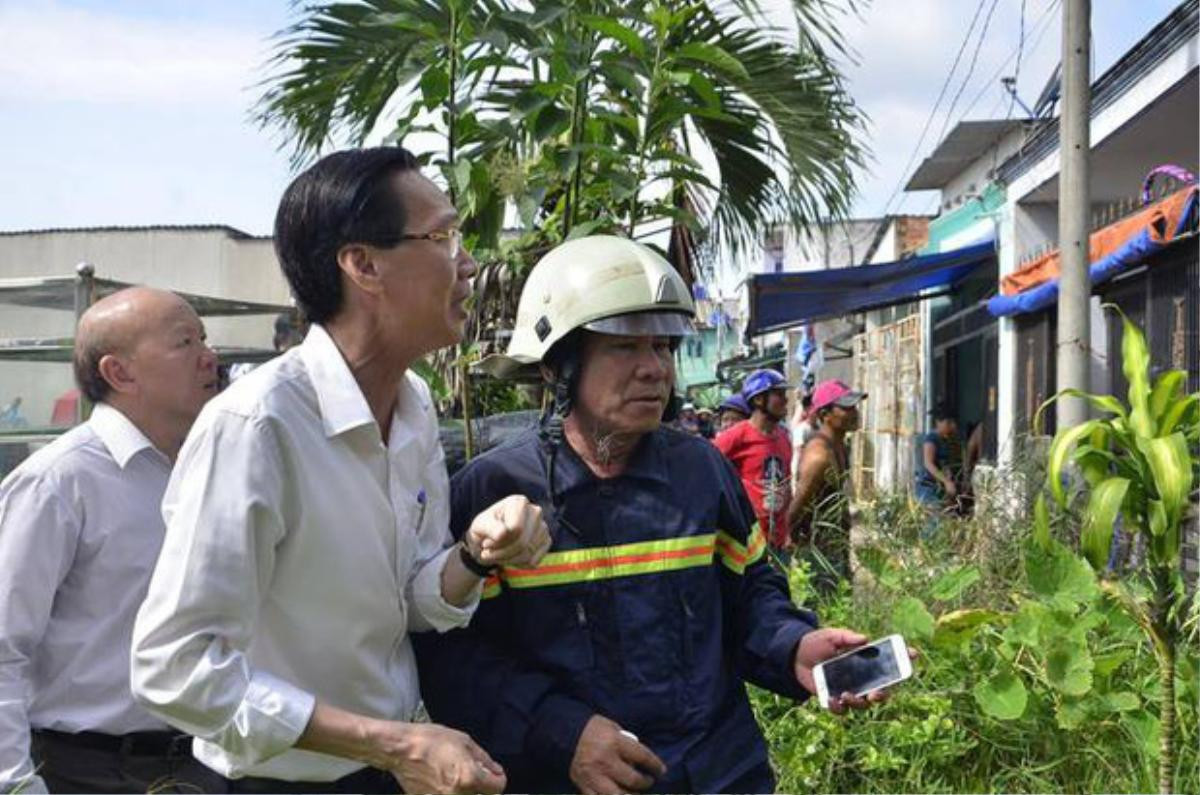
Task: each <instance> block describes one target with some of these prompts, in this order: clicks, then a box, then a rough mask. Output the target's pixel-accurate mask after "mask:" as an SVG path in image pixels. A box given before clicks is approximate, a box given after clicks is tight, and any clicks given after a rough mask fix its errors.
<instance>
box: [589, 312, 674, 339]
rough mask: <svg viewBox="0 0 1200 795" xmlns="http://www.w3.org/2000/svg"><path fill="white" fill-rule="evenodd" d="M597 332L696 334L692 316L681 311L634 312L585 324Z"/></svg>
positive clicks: (623, 335)
mask: <svg viewBox="0 0 1200 795" xmlns="http://www.w3.org/2000/svg"><path fill="white" fill-rule="evenodd" d="M583 327H584V328H585V329H587V330H588V331H594V332H596V333H597V334H615V335H618V336H622V337H686V336H688V335H691V334H694V333H695V329H694V328H693V327H692V321H691V318H689V317H688V316H687V315H684V314H683V313H681V312H634V313H632V314H628V315H616V316H615V317H604V318H600V319H599V320H593V321H592V322H591V323H585V324H583Z"/></svg>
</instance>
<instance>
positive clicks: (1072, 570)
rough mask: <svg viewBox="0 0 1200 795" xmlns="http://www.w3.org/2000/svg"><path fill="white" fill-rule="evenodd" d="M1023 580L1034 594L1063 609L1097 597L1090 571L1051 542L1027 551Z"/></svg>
mask: <svg viewBox="0 0 1200 795" xmlns="http://www.w3.org/2000/svg"><path fill="white" fill-rule="evenodd" d="M1025 576H1026V578H1027V579H1028V581H1029V587H1030V588H1032V589H1033V591H1034V593H1037V594H1039V595H1041V596H1044V597H1046V598H1048V599H1051V600H1052V601H1054V602H1055V603H1056V604H1058V605H1062V606H1063V607H1064V608H1069V607H1071V606H1072V605H1075V604H1078V603H1080V602H1088V601H1090V600H1092V599H1093V598H1095V596H1096V595H1097V594H1098V588H1097V585H1096V575H1095V573H1093V571H1092V567H1091V566H1090V565H1088V563H1087V561H1085V560H1082V559H1081V558H1079V557H1078V556H1076V555H1075V554H1074V553H1073V552H1071V551H1070V550H1069V549H1067V548H1066V547H1064V546H1063V545H1062V544H1060V543H1058V542H1057V541H1054V540H1051V541H1050V543H1049V544H1047V546H1046V547H1045V548H1039V547H1037V546H1036V545H1029V546H1027V547H1026V551H1025Z"/></svg>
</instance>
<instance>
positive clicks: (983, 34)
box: [937, 0, 1000, 141]
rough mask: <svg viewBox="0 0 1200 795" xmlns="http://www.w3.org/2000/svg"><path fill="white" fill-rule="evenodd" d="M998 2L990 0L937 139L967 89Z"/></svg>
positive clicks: (944, 130)
mask: <svg viewBox="0 0 1200 795" xmlns="http://www.w3.org/2000/svg"><path fill="white" fill-rule="evenodd" d="M999 3H1000V0H992V5H991V6H990V7H989V8H988V13H987V17H986V18H985V19H984V20H983V29H982V30H980V32H979V40H978V41H976V42H975V51H974V52H973V53H971V65H970V66H969V67H967V76H966V77H964V78H963V81H962V83H961V84H960V85H959V87H958V93H956V94H955V95H954V100H953V101H952V102H951V103H950V110H948V111H946V118H945V119H943V120H942V129H941V130H939V131H938V136H937V140H939V141H941V140H943V139H944V138H945V135H946V130H948V129H949V128H950V119H951V118H953V117H954V109H955V108H956V107H958V100H960V99H961V98H962V95H963V92H964V91H966V90H967V83H969V82H971V75H973V74H974V73H975V64H976V63H977V62H978V61H979V51H980V50H981V49H983V40H984V39H986V38H987V32H988V27H989V26H990V25H991V24H992V15H993V14H994V13H995V11H996V6H997V5H999Z"/></svg>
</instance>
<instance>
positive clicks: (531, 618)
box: [415, 236, 883, 793]
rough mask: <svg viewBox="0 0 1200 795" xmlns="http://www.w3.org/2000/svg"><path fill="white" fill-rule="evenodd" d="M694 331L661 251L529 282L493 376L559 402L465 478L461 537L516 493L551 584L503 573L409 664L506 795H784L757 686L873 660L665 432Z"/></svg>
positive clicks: (705, 448)
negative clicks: (579, 794)
mask: <svg viewBox="0 0 1200 795" xmlns="http://www.w3.org/2000/svg"><path fill="white" fill-rule="evenodd" d="M692 313H693V305H692V300H691V296H690V294H689V291H688V289H687V286H686V284H685V283H684V282H683V280H682V279H681V278H680V276H679V275H678V274H677V273H676V272H675V270H674V269H673V268H672V267H671V266H670V265H669V264H668V263H667V262H666V261H665V260H664V259H663V258H662V257H660V256H659V255H658V254H656V253H654V252H653V251H652V250H651V249H649V248H647V247H645V246H643V245H641V244H639V243H635V242H633V241H630V240H626V239H623V238H618V237H610V236H592V237H585V238H579V239H576V240H572V241H568V242H566V243H563V244H562V245H560V246H558V247H556V248H555V249H553V250H552V251H550V252H549V253H548V254H547V255H546V256H545V257H544V258H543V259H542V260H541V261H540V262H539V263H538V264H537V265H536V266H535V267H534V268H533V270H532V271H531V272H530V275H529V278H528V281H527V282H526V284H525V288H524V290H523V292H522V294H521V299H520V303H519V307H518V311H517V322H516V328H515V330H514V332H513V335H512V339H511V341H510V344H509V347H508V349H507V351H506V354H505V355H503V356H494V357H489V358H488V359H487V360H485V361H484V362H483V364H482V366H483V369H485V370H487V371H489V372H491V373H492V374H494V375H499V376H503V377H514V378H518V377H522V376H529V375H532V376H534V377H540V378H542V379H543V380H544V382H545V383H546V384H547V386H548V388H549V389H550V391H551V394H552V395H553V402H552V405H551V407H550V408H549V409H548V410H547V412H546V414H545V416H544V417H543V419H542V422H541V423H540V425H539V426H538V427H535V428H531V429H529V430H528V431H527V432H526V433H525V435H523V436H521V437H519V438H516V439H514V440H511V441H510V442H508V443H506V444H505V445H503V446H501V447H498V448H495V449H493V450H491V451H489V452H487V453H485V454H483V455H482V456H479V457H478V458H476V459H475V460H474V461H472V462H471V463H470V464H468V465H467V466H466V467H465V468H464V469H462V470H461V471H460V472H459V473H458V474H456V475H455V477H454V480H453V482H452V484H451V491H452V499H451V503H452V516H451V528H452V532H454V533H458V532H461V531H462V530H463V529H464V528H465V527H466V526H467V524H468V522H469V517H470V516H471V515H472V513H473V512H474V511H476V506H479V505H483V504H485V503H488V502H489V500H490V499H491V497H490V495H491V494H493V493H505V494H507V493H510V492H512V493H519V494H524V495H525V496H526V497H528V499H529V500H530V501H531V502H534V503H536V504H538V505H540V506H542V509H543V516H544V517H545V518H546V520H547V522H548V523H549V525H550V527H551V532H552V535H553V538H554V542H553V546H552V548H551V551H550V552H549V554H548V555H547V556H546V557H545V558H544V559H543V560H542V562H541V564H540V565H539V566H538V567H537V568H512V567H505V568H500V569H498V570H496V572H495V573H494V574H493V576H492V577H491V578H489V580H488V582H487V583H486V584H485V587H484V597H483V600H482V602H481V604H480V606H479V610H478V612H477V613H476V614H475V617H474V618H473V619H472V621H471V624H470V625H469V626H468V627H467V628H466V629H465V630H459V631H454V632H450V633H447V634H445V635H440V636H435V635H434V634H433V633H428V634H426V635H425V636H422V637H420V638H416V639H415V644H416V648H417V653H418V659H419V662H420V666H419V668H420V671H421V674H422V694H423V695H424V698H425V704H426V706H427V707H428V709H429V713H430V715H431V716H432V717H433V719H434V720H438V721H443V722H445V723H447V724H449V725H453V726H457V727H459V728H461V729H462V730H464V731H467V732H469V733H470V734H471V735H472V736H473V737H475V738H477V739H478V740H479V742H480V743H481V745H483V747H484V748H485V749H486V750H487V752H488V753H489V754H491V755H493V756H494V758H495V759H497V761H499V762H500V763H501V764H502V765H503V766H504V768H505V770H506V772H507V774H508V784H509V788H510V789H511V790H512V791H517V792H568V791H583V792H589V793H591V792H595V793H608V792H632V791H643V790H648V789H652V788H653V789H654V790H655V791H659V792H770V791H773V788H774V780H773V777H772V773H771V768H770V765H769V763H768V758H767V749H766V745H765V742H764V740H763V736H762V733H761V731H760V730H759V728H758V726H757V724H756V723H755V721H754V716H753V713H752V711H751V709H750V704H749V701H748V699H747V696H746V690H745V684H744V683H745V682H753V683H754V684H756V685H758V686H760V687H765V688H768V689H770V690H772V691H774V692H777V693H780V694H782V695H784V696H787V697H792V698H797V699H800V698H804V697H806V696H807V695H808V694H809V693H810V692H812V688H813V683H812V678H811V669H812V666H813V665H815V664H816V663H818V662H820V661H822V660H825V659H828V658H829V657H831V656H834V655H836V654H838V653H840V652H842V651H844V650H847V649H849V648H852V647H854V646H857V645H859V644H861V643H862V642H863V641H864V640H865V638H864V637H863V636H861V635H858V634H856V633H854V632H851V631H849V630H844V629H829V628H826V629H817V619H816V616H814V615H813V614H811V613H809V612H807V611H804V610H800V609H798V608H796V607H795V606H794V605H793V604H792V603H791V600H790V598H789V595H788V590H787V583H786V581H785V580H784V578H783V577H782V576H781V575H780V574H779V573H778V572H777V571H776V570H775V569H774V568H773V567H772V566H770V565H769V564H768V563H767V561H766V560H765V558H764V554H763V553H764V546H765V539H764V537H763V533H762V531H761V529H760V528H759V526H758V524H757V523H756V521H755V518H754V510H753V508H752V507H751V506H750V504H749V502H748V500H747V499H746V497H745V494H744V492H743V490H742V487H741V484H740V483H739V481H738V477H737V475H736V473H735V472H734V471H733V469H732V468H731V467H730V465H729V463H728V462H727V461H726V460H725V459H724V458H723V457H722V456H721V455H720V453H718V452H717V450H715V449H714V448H713V446H712V445H710V444H707V443H705V442H704V441H703V440H701V439H697V438H693V437H691V436H688V435H686V434H683V433H680V432H678V431H676V430H673V429H671V428H669V427H665V426H664V424H663V421H664V418H665V417H669V416H670V414H671V406H672V402H673V400H674V398H673V386H674V379H675V370H674V350H675V348H676V347H677V346H678V345H679V342H680V340H681V339H682V337H683V336H684V335H686V334H688V333H690V332H691V325H692V320H691V318H692ZM882 696H883V694H882V693H880V694H873V696H872V699H878V698H881V697H882ZM868 700H869V699H865V698H854V697H843V698H841V699H838V702H837V704H836V706H835V707H834V708H835V709H836V710H838V711H841V710H842V709H844V708H845V707H847V706H853V707H860V706H865V705H866V704H867V702H868Z"/></svg>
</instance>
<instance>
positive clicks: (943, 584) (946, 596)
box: [929, 566, 983, 602]
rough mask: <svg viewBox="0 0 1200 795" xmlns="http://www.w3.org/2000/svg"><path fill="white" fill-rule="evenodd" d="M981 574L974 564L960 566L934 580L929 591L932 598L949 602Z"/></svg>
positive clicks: (978, 578)
mask: <svg viewBox="0 0 1200 795" xmlns="http://www.w3.org/2000/svg"><path fill="white" fill-rule="evenodd" d="M982 576H983V575H981V574H980V573H979V569H978V568H976V567H975V566H960V567H958V568H956V569H951V570H950V571H948V572H946V573H945V574H943V575H942V576H940V577H938V578H937V579H936V580H934V581H933V584H932V585H931V586H930V589H929V593H930V595H931V596H932V597H933V598H934V599H937V600H939V601H942V602H949V601H952V600H954V599H957V598H958V597H959V596H961V595H962V594H963V592H964V591H966V590H967V589H968V588H970V587H971V586H972V585H974V584H975V583H977V582H979V580H980V579H981V578H982Z"/></svg>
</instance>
